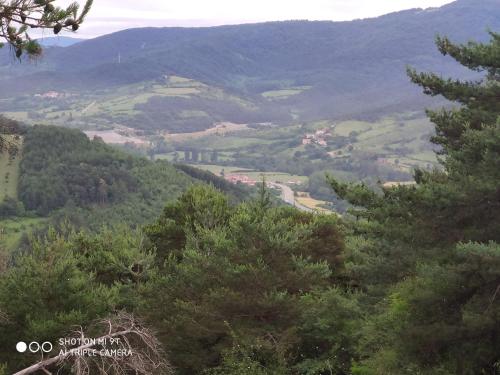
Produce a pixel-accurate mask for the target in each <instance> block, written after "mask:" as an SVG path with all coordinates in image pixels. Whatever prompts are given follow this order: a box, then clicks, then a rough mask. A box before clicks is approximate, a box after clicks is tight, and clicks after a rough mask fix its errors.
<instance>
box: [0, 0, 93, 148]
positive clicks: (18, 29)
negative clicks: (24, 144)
mask: <svg viewBox="0 0 500 375" xmlns="http://www.w3.org/2000/svg"><path fill="white" fill-rule="evenodd" d="M55 2H56V0H0V39H4V40H5V42H6V43H8V44H9V45H10V47H11V48H12V49H13V50H14V53H15V55H16V57H17V58H19V59H20V58H21V56H22V55H23V53H25V52H26V54H27V55H28V56H30V57H37V56H40V55H41V53H42V48H41V47H40V44H38V42H37V41H36V40H33V39H31V37H30V36H29V33H28V30H29V29H52V30H53V32H54V34H59V33H60V32H61V30H63V29H66V30H72V31H77V30H78V29H79V27H80V25H81V23H82V22H83V20H84V18H85V16H86V15H87V14H88V12H89V11H90V8H91V6H92V3H93V0H86V2H85V5H84V7H83V9H82V11H81V12H80V13H79V12H78V10H79V5H78V3H71V4H70V5H69V6H68V7H66V8H65V9H63V8H61V7H56V6H54V3H55ZM3 46H4V43H1V42H0V48H2V47H3ZM0 120H1V119H0ZM4 130H5V129H4V127H3V126H2V125H1V124H0V152H3V151H4V150H8V151H10V152H16V151H17V146H16V145H15V144H13V143H12V142H11V141H10V140H9V139H8V138H7V137H5V136H4V134H5V132H4ZM7 134H9V133H7Z"/></svg>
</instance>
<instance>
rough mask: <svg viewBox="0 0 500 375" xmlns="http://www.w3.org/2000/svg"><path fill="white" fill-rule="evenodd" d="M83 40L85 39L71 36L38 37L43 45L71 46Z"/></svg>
mask: <svg viewBox="0 0 500 375" xmlns="http://www.w3.org/2000/svg"><path fill="white" fill-rule="evenodd" d="M83 40H85V39H78V38H71V37H67V36H55V37H49V38H40V39H37V41H38V42H39V43H40V45H42V46H43V47H69V46H72V45H74V44H77V43H80V42H81V41H83Z"/></svg>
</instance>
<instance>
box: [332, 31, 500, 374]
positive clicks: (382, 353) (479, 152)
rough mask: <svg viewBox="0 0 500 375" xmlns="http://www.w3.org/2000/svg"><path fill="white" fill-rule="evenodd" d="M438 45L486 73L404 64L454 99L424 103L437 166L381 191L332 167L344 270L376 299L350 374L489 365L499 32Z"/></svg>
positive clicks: (493, 367)
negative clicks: (446, 73)
mask: <svg viewBox="0 0 500 375" xmlns="http://www.w3.org/2000/svg"><path fill="white" fill-rule="evenodd" d="M437 46H438V48H439V50H440V51H441V52H442V53H443V54H444V55H450V56H451V57H453V58H454V59H455V60H457V61H458V62H460V63H462V65H464V66H466V67H468V68H471V69H473V70H476V71H478V72H483V73H485V75H484V78H483V80H482V81H480V82H477V81H475V82H462V81H458V80H452V79H443V78H441V77H439V76H437V75H435V74H428V73H417V72H416V71H414V70H413V69H409V70H408V74H409V76H410V78H411V80H412V81H413V82H414V83H416V84H418V85H420V86H421V87H423V89H424V92H425V93H426V94H429V95H442V96H444V97H445V98H447V99H449V100H451V101H454V102H457V103H458V104H459V105H460V108H458V109H457V108H454V109H443V110H440V111H429V112H428V113H429V116H430V118H431V120H432V121H433V122H434V123H435V124H436V136H435V137H434V138H433V142H434V143H436V144H438V145H439V146H441V151H440V154H441V155H442V170H434V171H423V170H417V171H415V180H416V182H417V185H416V186H411V187H405V186H400V187H396V188H391V189H384V190H382V191H381V192H379V193H377V192H375V191H372V190H370V189H369V188H368V187H367V186H365V185H359V184H344V183H340V182H338V181H336V180H335V179H333V178H331V179H330V183H331V185H332V187H333V189H334V190H335V192H336V193H337V194H338V195H339V196H341V197H342V198H345V199H347V200H349V201H350V202H351V203H352V204H353V205H355V206H356V207H357V208H356V209H354V210H353V212H354V213H355V215H356V216H357V217H358V219H359V221H358V223H357V224H356V225H355V231H356V233H357V234H358V236H357V238H356V243H355V246H353V247H352V248H351V250H350V251H351V253H350V254H349V255H348V256H347V257H348V258H350V259H351V262H352V260H354V259H355V260H356V262H355V263H351V264H352V266H351V269H350V271H351V275H353V276H354V277H355V278H354V279H355V280H356V279H357V280H358V282H359V284H358V285H359V286H360V287H361V288H363V289H364V290H366V291H367V292H369V295H370V296H371V297H372V298H375V300H377V301H378V304H376V305H375V306H372V307H371V308H369V310H370V311H371V315H370V318H369V319H368V320H367V322H368V323H367V324H366V325H365V327H364V335H363V336H364V337H363V340H362V343H361V347H362V348H363V349H362V355H364V356H365V359H364V361H362V363H361V364H360V365H359V366H357V367H356V368H355V371H354V370H353V372H354V373H356V374H433V375H434V374H450V375H451V374H459V375H466V374H486V373H489V374H496V373H498V368H499V365H500V361H499V359H500V357H499V355H498V353H499V352H500V341H499V340H498V337H500V331H499V329H498V327H500V319H499V316H500V300H499V299H498V293H499V290H500V286H499V280H500V278H499V275H498V269H499V268H498V258H499V254H500V252H499V245H498V243H499V242H500V232H499V230H498V228H499V227H500V215H498V213H499V212H500V189H499V186H500V101H499V100H498V98H499V97H500V85H499V81H500V74H499V72H500V58H499V56H500V35H499V34H495V33H491V42H490V43H488V44H481V43H474V42H469V43H468V44H466V45H456V44H453V43H451V42H450V41H449V40H448V39H447V38H438V39H437ZM386 290H388V292H386ZM374 312H376V313H374Z"/></svg>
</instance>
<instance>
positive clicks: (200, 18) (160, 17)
mask: <svg viewBox="0 0 500 375" xmlns="http://www.w3.org/2000/svg"><path fill="white" fill-rule="evenodd" d="M72 1H73V0H57V3H58V4H60V5H64V4H67V3H70V2H72ZM77 1H78V2H80V3H83V1H84V0H77ZM451 2H452V0H94V6H93V8H92V10H91V11H90V14H89V16H88V18H87V21H86V23H85V24H84V25H83V26H82V28H81V30H80V31H79V33H78V35H79V37H84V38H88V37H93V36H97V35H102V34H107V33H110V32H113V31H117V30H122V29H128V28H132V27H146V26H215V25H224V24H239V23H248V22H262V21H277V20H291V19H301V20H302V19H308V20H333V21H344V20H353V19H357V18H367V17H376V16H380V15H382V14H386V13H390V12H394V11H398V10H403V9H410V8H428V7H438V6H441V5H444V4H447V3H451ZM65 35H68V36H71V34H69V33H67V34H65Z"/></svg>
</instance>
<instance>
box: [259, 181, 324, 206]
mask: <svg viewBox="0 0 500 375" xmlns="http://www.w3.org/2000/svg"><path fill="white" fill-rule="evenodd" d="M267 184H268V185H269V186H271V187H274V188H277V189H280V190H281V196H280V198H281V200H282V201H283V202H285V203H287V204H289V205H291V206H294V207H296V208H297V209H299V210H301V211H304V212H316V211H315V210H313V209H311V208H309V207H306V206H303V205H301V204H300V203H298V202H297V201H296V200H295V194H294V192H293V190H292V189H291V188H290V187H289V186H286V185H284V184H278V183H276V182H268V183H267Z"/></svg>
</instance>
